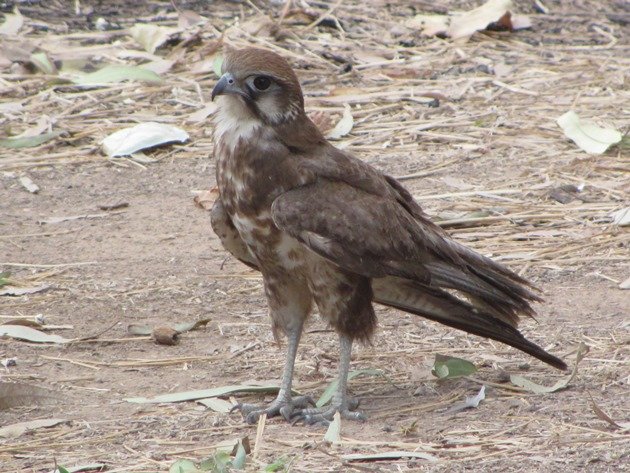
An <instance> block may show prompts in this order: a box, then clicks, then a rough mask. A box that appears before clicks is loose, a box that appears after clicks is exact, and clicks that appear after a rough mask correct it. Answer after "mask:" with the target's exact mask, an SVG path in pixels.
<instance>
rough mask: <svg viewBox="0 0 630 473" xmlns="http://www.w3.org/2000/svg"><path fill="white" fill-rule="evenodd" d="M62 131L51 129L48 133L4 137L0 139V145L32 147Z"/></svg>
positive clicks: (56, 135) (55, 136)
mask: <svg viewBox="0 0 630 473" xmlns="http://www.w3.org/2000/svg"><path fill="white" fill-rule="evenodd" d="M63 133H64V132H63V131H52V132H50V133H44V134H42V135H37V136H24V137H21V138H5V139H4V140H0V147H4V148H32V147H34V146H39V145H41V144H43V143H46V142H47V141H50V140H52V139H54V138H57V137H58V136H59V135H61V134H63Z"/></svg>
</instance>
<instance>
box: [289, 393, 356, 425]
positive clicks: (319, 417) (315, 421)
mask: <svg viewBox="0 0 630 473" xmlns="http://www.w3.org/2000/svg"><path fill="white" fill-rule="evenodd" d="M357 407H359V400H358V399H356V398H353V399H350V400H348V401H347V402H343V403H335V402H333V403H332V404H331V405H330V406H324V407H315V408H306V409H301V410H300V411H298V412H296V413H295V414H294V415H293V419H292V422H293V423H297V422H304V423H305V424H307V425H323V426H327V425H328V424H330V422H331V421H332V420H333V417H334V415H335V413H336V412H339V415H340V416H341V418H342V419H348V420H358V421H362V422H363V421H366V420H367V417H366V416H365V414H363V413H362V412H360V411H356V410H355V409H356V408H357Z"/></svg>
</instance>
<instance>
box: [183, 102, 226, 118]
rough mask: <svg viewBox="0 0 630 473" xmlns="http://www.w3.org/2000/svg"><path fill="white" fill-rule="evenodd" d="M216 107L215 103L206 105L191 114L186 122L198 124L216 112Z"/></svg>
mask: <svg viewBox="0 0 630 473" xmlns="http://www.w3.org/2000/svg"><path fill="white" fill-rule="evenodd" d="M217 107H218V105H217V104H216V103H215V102H211V103H209V104H207V105H206V106H205V107H203V108H201V109H199V110H197V111H196V112H193V113H191V114H190V115H188V117H187V118H186V121H187V122H193V123H200V122H202V121H204V120H205V119H206V118H208V117H209V116H210V115H212V114H213V113H214V112H216V111H217Z"/></svg>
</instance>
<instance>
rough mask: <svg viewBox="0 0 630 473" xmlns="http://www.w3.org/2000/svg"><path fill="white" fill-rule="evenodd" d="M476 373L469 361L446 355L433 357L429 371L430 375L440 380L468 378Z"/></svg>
mask: <svg viewBox="0 0 630 473" xmlns="http://www.w3.org/2000/svg"><path fill="white" fill-rule="evenodd" d="M476 371H477V368H476V367H475V365H474V364H472V363H471V362H470V361H468V360H463V359H461V358H456V357H453V356H446V355H435V362H434V363H433V368H432V369H431V373H433V375H434V376H437V377H438V378H440V379H451V378H458V377H460V376H468V375H471V374H473V373H474V372H476Z"/></svg>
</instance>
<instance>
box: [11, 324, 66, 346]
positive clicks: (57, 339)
mask: <svg viewBox="0 0 630 473" xmlns="http://www.w3.org/2000/svg"><path fill="white" fill-rule="evenodd" d="M2 336H7V337H10V338H15V339H17V340H25V341H27V342H33V343H68V342H70V341H72V340H70V339H67V338H63V337H61V336H59V335H54V334H49V333H44V332H40V331H39V330H36V329H34V328H31V327H25V326H23V325H0V337H2Z"/></svg>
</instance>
